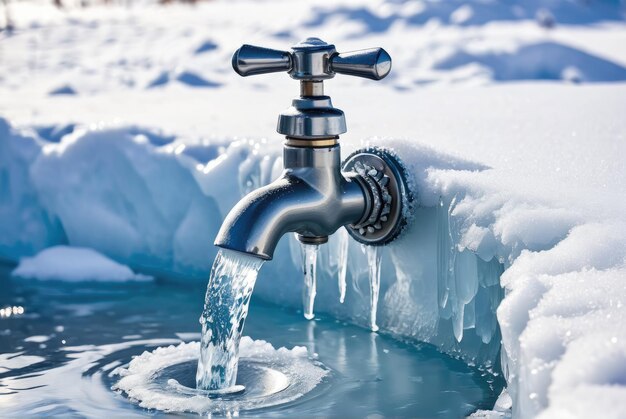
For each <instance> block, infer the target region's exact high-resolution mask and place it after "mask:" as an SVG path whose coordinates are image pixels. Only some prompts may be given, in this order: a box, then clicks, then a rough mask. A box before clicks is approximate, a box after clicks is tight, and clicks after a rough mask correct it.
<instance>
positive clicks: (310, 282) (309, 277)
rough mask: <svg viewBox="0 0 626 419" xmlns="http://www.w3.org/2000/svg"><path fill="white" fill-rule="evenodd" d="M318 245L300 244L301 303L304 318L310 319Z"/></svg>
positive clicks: (311, 317)
mask: <svg viewBox="0 0 626 419" xmlns="http://www.w3.org/2000/svg"><path fill="white" fill-rule="evenodd" d="M318 249H319V246H318V245H312V244H303V245H302V269H303V272H304V287H303V293H302V303H303V305H304V318H306V319H307V320H311V319H313V317H314V314H313V305H314V304H315V294H316V290H315V286H316V284H315V281H316V275H317V273H316V265H317V251H318Z"/></svg>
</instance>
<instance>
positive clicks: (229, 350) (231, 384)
mask: <svg viewBox="0 0 626 419" xmlns="http://www.w3.org/2000/svg"><path fill="white" fill-rule="evenodd" d="M262 264H263V260H262V259H259V258H255V257H252V256H248V255H245V254H243V253H238V252H233V251H230V250H220V251H219V253H218V255H217V257H216V258H215V262H213V267H212V269H211V278H210V279H209V284H208V286H207V291H206V297H205V300H204V311H203V312H202V316H201V317H200V324H202V338H201V345H200V358H199V359H198V370H197V373H196V386H197V388H199V389H203V390H217V389H225V388H235V385H236V379H237V365H238V360H239V359H238V358H239V357H238V355H239V341H240V340H241V333H242V331H243V326H244V323H245V321H246V316H247V315H248V305H249V304H250V297H251V296H252V290H253V289H254V283H255V282H256V277H257V273H258V272H259V269H260V268H261V265H262Z"/></svg>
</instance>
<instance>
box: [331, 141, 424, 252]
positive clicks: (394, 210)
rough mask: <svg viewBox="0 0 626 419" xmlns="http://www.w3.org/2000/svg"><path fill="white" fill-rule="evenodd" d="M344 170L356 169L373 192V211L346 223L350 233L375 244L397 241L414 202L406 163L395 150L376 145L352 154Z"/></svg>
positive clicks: (360, 240)
mask: <svg viewBox="0 0 626 419" xmlns="http://www.w3.org/2000/svg"><path fill="white" fill-rule="evenodd" d="M342 170H343V171H344V172H345V171H353V172H355V173H356V174H357V175H358V176H359V178H360V180H361V184H362V185H365V187H366V189H367V192H368V193H369V195H370V209H369V211H370V212H369V214H367V215H366V216H365V217H364V218H363V219H361V220H360V221H359V222H358V223H356V224H350V225H348V226H346V230H347V231H348V233H349V234H350V235H351V236H352V237H353V238H354V239H355V240H357V241H358V242H360V243H364V244H367V245H372V246H382V245H385V244H388V243H390V242H391V241H393V240H395V239H396V238H397V237H398V236H399V235H400V234H401V232H402V231H403V229H404V227H405V226H406V225H407V223H408V220H409V213H410V209H411V207H412V205H413V201H414V197H413V194H412V193H411V190H410V189H409V186H408V172H407V170H406V168H405V166H404V164H402V162H401V161H400V160H399V159H398V157H397V156H396V155H395V154H394V153H392V152H391V151H389V150H386V149H384V148H380V147H372V148H366V149H363V150H358V151H356V152H354V153H352V154H351V155H350V156H348V158H347V159H346V161H345V162H344V164H343V168H342Z"/></svg>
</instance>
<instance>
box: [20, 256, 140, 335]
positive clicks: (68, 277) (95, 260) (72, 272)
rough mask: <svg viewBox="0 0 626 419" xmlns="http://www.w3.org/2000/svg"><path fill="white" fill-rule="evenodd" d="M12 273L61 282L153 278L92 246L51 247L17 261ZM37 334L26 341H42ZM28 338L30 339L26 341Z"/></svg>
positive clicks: (21, 276)
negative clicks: (137, 271) (136, 272)
mask: <svg viewBox="0 0 626 419" xmlns="http://www.w3.org/2000/svg"><path fill="white" fill-rule="evenodd" d="M11 275H13V276H14V277H18V278H29V279H37V280H40V281H45V280H61V281H105V282H120V281H148V280H151V279H152V277H149V276H146V275H143V274H135V273H133V271H132V270H131V269H130V268H129V267H128V266H125V265H121V264H119V263H117V262H115V261H113V260H111V259H109V258H108V257H106V256H104V255H102V254H101V253H98V252H96V251H95V250H92V249H87V248H80V247H68V246H53V247H50V248H47V249H45V250H42V251H41V252H39V253H38V254H37V255H35V256H33V257H25V258H22V259H21V260H20V263H19V265H18V266H17V268H15V269H14V270H13V272H11ZM38 338H40V337H39V336H32V337H30V338H27V339H26V341H27V342H31V341H32V342H43V341H42V340H37V339H38ZM29 339H30V340H29Z"/></svg>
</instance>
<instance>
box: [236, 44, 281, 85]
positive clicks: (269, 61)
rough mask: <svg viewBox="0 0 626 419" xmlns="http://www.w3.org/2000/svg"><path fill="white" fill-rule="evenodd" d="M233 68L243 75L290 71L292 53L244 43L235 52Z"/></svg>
mask: <svg viewBox="0 0 626 419" xmlns="http://www.w3.org/2000/svg"><path fill="white" fill-rule="evenodd" d="M233 69H234V70H235V71H236V72H237V74H239V75H240V76H243V77H245V76H253V75H255V74H265V73H276V72H279V71H289V70H290V69H291V54H290V53H289V52H287V51H279V50H276V49H270V48H263V47H257V46H254V45H248V44H244V45H242V46H241V48H239V49H238V50H237V51H235V53H234V54H233Z"/></svg>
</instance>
